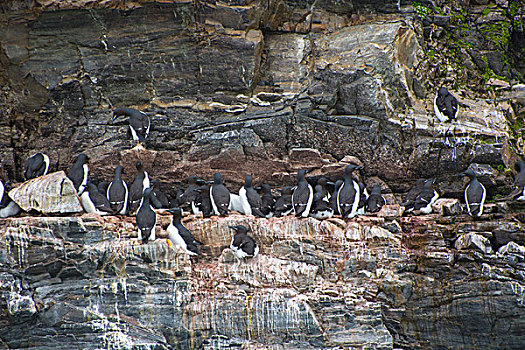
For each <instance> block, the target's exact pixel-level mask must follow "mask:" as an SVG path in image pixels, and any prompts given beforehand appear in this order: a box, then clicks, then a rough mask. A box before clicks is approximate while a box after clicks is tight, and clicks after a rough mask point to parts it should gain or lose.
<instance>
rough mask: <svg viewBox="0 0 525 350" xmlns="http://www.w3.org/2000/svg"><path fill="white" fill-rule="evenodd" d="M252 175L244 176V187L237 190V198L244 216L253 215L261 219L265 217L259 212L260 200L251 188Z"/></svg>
mask: <svg viewBox="0 0 525 350" xmlns="http://www.w3.org/2000/svg"><path fill="white" fill-rule="evenodd" d="M252 181H253V177H252V175H246V177H245V178H244V186H243V187H241V189H240V190H239V197H240V199H241V205H242V208H243V212H244V214H245V215H254V216H256V217H258V218H263V217H265V215H264V214H263V213H262V211H261V207H262V199H261V196H259V193H257V191H255V189H254V188H253V183H252Z"/></svg>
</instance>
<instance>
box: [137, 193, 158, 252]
mask: <svg viewBox="0 0 525 350" xmlns="http://www.w3.org/2000/svg"><path fill="white" fill-rule="evenodd" d="M151 193H152V188H151V187H149V188H146V190H144V193H143V195H142V202H141V204H140V208H139V210H137V215H136V221H137V227H138V238H139V240H141V241H142V243H143V244H146V243H148V241H149V240H152V241H153V240H155V225H156V224H157V214H155V211H154V210H153V207H152V206H151V203H150V196H151Z"/></svg>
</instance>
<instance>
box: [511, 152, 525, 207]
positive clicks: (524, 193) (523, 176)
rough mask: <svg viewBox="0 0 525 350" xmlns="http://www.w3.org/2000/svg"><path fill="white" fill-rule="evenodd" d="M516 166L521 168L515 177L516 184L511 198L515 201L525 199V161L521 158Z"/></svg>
mask: <svg viewBox="0 0 525 350" xmlns="http://www.w3.org/2000/svg"><path fill="white" fill-rule="evenodd" d="M516 166H517V167H518V168H519V173H518V175H516V178H515V179H514V186H513V188H512V192H511V193H510V194H509V198H511V199H512V200H515V201H525V162H522V161H521V160H520V161H519V162H517V163H516Z"/></svg>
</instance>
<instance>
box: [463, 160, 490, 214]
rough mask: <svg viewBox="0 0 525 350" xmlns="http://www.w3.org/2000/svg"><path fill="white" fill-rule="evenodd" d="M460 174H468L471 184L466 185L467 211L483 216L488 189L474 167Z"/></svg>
mask: <svg viewBox="0 0 525 350" xmlns="http://www.w3.org/2000/svg"><path fill="white" fill-rule="evenodd" d="M459 176H468V178H469V179H470V182H469V184H468V185H467V187H465V203H466V204H467V211H468V213H469V215H470V216H481V214H483V204H485V196H486V195H487V191H486V190H485V186H483V184H482V183H481V182H479V181H478V179H477V178H476V174H475V173H474V171H473V170H472V169H468V170H467V171H465V172H462V173H461V174H459Z"/></svg>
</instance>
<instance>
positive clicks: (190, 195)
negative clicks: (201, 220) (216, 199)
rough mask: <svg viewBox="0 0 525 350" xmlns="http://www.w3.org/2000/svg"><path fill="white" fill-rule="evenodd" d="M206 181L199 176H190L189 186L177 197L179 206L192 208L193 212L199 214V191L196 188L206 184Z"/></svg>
mask: <svg viewBox="0 0 525 350" xmlns="http://www.w3.org/2000/svg"><path fill="white" fill-rule="evenodd" d="M204 183H205V181H204V180H202V179H201V178H199V177H198V176H190V177H189V178H188V187H187V188H186V189H185V190H184V192H183V193H181V194H180V195H179V197H178V198H177V203H178V206H179V207H180V208H183V209H190V208H191V209H192V210H193V214H197V213H196V212H195V199H196V198H197V192H195V191H194V190H195V189H196V188H197V187H199V186H202V185H204Z"/></svg>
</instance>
